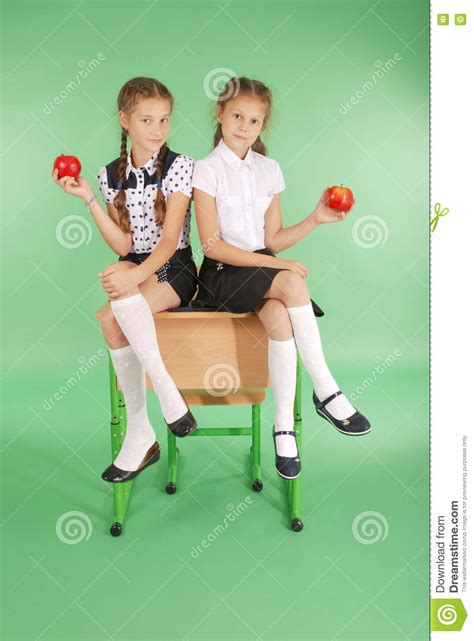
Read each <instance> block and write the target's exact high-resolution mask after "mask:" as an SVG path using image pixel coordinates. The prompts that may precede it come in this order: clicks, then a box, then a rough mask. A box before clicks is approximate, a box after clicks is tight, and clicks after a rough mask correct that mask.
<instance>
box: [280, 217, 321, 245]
mask: <svg viewBox="0 0 474 641" xmlns="http://www.w3.org/2000/svg"><path fill="white" fill-rule="evenodd" d="M319 225H320V223H318V222H316V221H315V219H314V215H313V213H311V214H310V215H309V216H307V217H306V218H305V219H303V220H302V221H300V222H299V223H296V225H291V227H282V228H281V229H280V230H278V231H277V232H276V234H275V235H274V236H273V238H272V240H271V242H270V243H269V244H268V245H267V246H268V249H270V250H271V251H272V252H273V253H274V254H278V253H279V252H281V251H284V250H285V249H288V248H289V247H292V246H293V245H296V243H298V242H299V241H300V240H303V238H306V236H307V235H308V234H310V233H311V232H312V231H313V230H314V229H316V227H318V226H319Z"/></svg>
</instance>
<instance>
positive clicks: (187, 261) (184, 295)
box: [119, 245, 198, 306]
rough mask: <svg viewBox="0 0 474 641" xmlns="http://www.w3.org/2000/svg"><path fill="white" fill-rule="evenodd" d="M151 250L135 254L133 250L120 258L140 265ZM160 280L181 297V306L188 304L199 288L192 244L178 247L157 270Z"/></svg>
mask: <svg viewBox="0 0 474 641" xmlns="http://www.w3.org/2000/svg"><path fill="white" fill-rule="evenodd" d="M150 254H151V252H145V253H142V254H135V253H133V252H131V253H130V254H127V255H126V256H120V258H119V261H120V260H127V261H130V262H132V263H135V264H136V265H140V264H141V263H143V261H144V260H146V259H147V258H148V256H149V255H150ZM155 274H156V276H157V279H158V282H160V283H169V284H170V285H171V287H172V288H173V289H174V291H175V292H176V293H177V294H178V296H179V297H180V299H181V303H180V305H181V306H186V305H188V304H189V301H190V300H191V299H192V297H193V296H194V294H195V293H196V290H197V282H198V280H197V269H196V263H195V262H194V259H193V254H192V250H191V245H188V247H185V248H184V249H177V250H176V251H175V253H174V254H173V255H172V256H171V258H170V259H169V260H168V261H167V262H166V263H165V264H164V265H163V266H162V267H160V268H159V269H157V270H156V272H155Z"/></svg>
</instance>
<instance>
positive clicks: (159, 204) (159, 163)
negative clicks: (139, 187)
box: [155, 143, 169, 225]
mask: <svg viewBox="0 0 474 641" xmlns="http://www.w3.org/2000/svg"><path fill="white" fill-rule="evenodd" d="M168 150H169V147H168V145H167V144H166V143H164V144H163V146H162V147H161V149H160V151H159V153H158V156H157V158H156V161H155V177H156V178H157V180H159V181H160V182H161V181H162V180H163V176H164V173H165V162H166V155H167V154H168ZM165 217H166V200H165V196H164V194H163V191H162V189H161V185H160V186H159V187H158V189H157V191H156V200H155V220H156V223H157V224H158V225H163V223H164V222H165Z"/></svg>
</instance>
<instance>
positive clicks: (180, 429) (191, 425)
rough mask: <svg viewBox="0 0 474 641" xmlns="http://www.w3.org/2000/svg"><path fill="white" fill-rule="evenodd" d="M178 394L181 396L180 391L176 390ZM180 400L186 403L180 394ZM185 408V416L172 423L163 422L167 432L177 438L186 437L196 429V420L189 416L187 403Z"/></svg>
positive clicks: (189, 411)
mask: <svg viewBox="0 0 474 641" xmlns="http://www.w3.org/2000/svg"><path fill="white" fill-rule="evenodd" d="M178 392H179V393H180V394H181V390H178ZM181 398H182V399H183V401H184V402H185V403H186V400H185V398H184V396H183V395H182V394H181ZM186 407H187V408H188V411H187V412H186V414H183V416H181V418H178V419H176V421H173V422H172V423H166V421H165V423H166V425H167V426H168V429H169V431H170V432H171V433H172V434H174V435H175V436H179V438H183V437H184V436H188V434H191V432H194V430H195V429H196V427H197V423H196V419H195V418H194V416H193V415H192V414H191V410H190V409H189V405H188V404H187V403H186Z"/></svg>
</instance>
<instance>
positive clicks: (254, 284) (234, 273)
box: [191, 247, 324, 316]
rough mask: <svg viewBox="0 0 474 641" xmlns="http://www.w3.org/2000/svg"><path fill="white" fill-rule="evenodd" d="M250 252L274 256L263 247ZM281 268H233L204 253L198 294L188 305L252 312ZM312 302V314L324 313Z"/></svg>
mask: <svg viewBox="0 0 474 641" xmlns="http://www.w3.org/2000/svg"><path fill="white" fill-rule="evenodd" d="M253 253H255V254H267V255H269V256H274V255H275V254H273V253H272V252H271V251H270V250H269V249H267V248H266V247H264V248H263V249H256V250H255V251H254V252H253ZM280 271H282V270H281V269H275V268H273V267H236V266H235V265H227V263H222V262H220V261H217V260H214V259H213V258H208V257H207V256H205V257H204V260H203V262H202V265H201V269H200V270H199V289H198V293H197V296H196V298H195V299H194V300H193V301H192V303H191V306H192V307H194V308H197V309H199V308H210V309H216V310H219V311H224V312H234V313H236V314H242V313H244V312H251V311H255V309H256V308H257V307H259V306H260V305H261V304H262V302H263V297H264V295H265V294H266V292H267V291H268V289H269V288H270V286H271V284H272V282H273V279H274V278H275V276H276V275H277V274H278V272H280ZM311 304H312V306H313V312H314V314H315V316H324V312H323V311H322V309H321V308H320V307H318V305H316V303H315V302H314V301H313V300H312V301H311Z"/></svg>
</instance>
